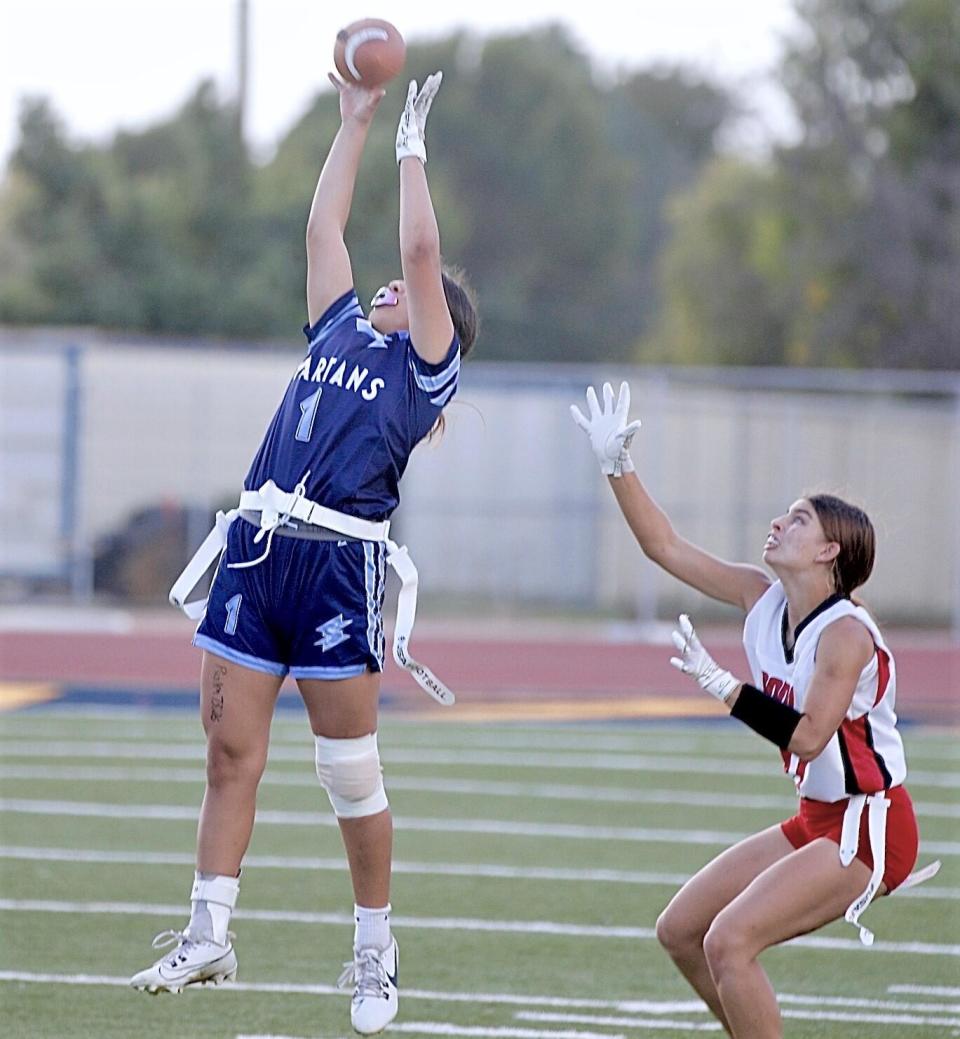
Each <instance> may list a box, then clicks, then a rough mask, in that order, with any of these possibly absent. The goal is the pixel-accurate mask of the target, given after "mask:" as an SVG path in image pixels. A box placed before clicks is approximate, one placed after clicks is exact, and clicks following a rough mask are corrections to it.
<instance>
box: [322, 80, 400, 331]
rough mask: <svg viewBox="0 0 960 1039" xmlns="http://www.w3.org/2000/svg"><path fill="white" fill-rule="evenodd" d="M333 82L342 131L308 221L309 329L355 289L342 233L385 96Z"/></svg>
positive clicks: (379, 89)
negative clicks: (337, 95)
mask: <svg viewBox="0 0 960 1039" xmlns="http://www.w3.org/2000/svg"><path fill="white" fill-rule="evenodd" d="M330 82H331V83H333V85H334V86H335V87H336V89H337V92H338V93H339V95H340V129H339V130H338V131H337V136H336V137H335V138H334V139H333V144H332V145H331V146H330V151H329V152H328V153H327V159H326V162H324V164H323V169H322V170H321V172H320V179H319V180H318V181H317V188H316V191H315V192H314V194H313V204H312V205H311V207H310V217H309V219H308V221H307V318H308V320H309V322H310V324H311V325H312V324H313V323H314V322H315V321H316V320H317V319H318V318H319V317H320V316H321V315H322V314H323V312H324V311H325V310H326V309H327V307H329V306H330V304H331V303H333V301H334V300H336V299H337V298H338V297H340V296H342V295H343V294H344V293H345V292H348V291H349V290H350V289H351V288H352V287H353V271H352V269H351V267H350V256H349V254H348V253H347V247H346V244H345V242H344V239H343V234H344V230H345V228H346V226H347V218H348V217H349V216H350V205H351V203H352V201H353V189H354V185H355V184H356V181H357V171H358V170H359V168H360V157H361V156H362V154H363V146H364V145H365V144H366V141H367V133H368V132H369V130H370V124H371V122H372V121H373V116H374V113H375V112H376V110H377V106H378V105H379V104H380V101H381V99H382V98H383V96H384V93H385V91H384V90H383V88H382V87H374V88H372V89H367V88H365V87H359V86H353V85H351V84H346V83H341V82H340V80H338V79H337V78H336V77H335V76H333V75H331V76H330Z"/></svg>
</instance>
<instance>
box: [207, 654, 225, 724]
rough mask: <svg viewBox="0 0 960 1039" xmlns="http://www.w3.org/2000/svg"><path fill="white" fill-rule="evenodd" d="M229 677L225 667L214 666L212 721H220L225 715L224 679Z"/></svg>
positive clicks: (211, 704)
mask: <svg viewBox="0 0 960 1039" xmlns="http://www.w3.org/2000/svg"><path fill="white" fill-rule="evenodd" d="M226 677H227V669H226V668H225V667H217V668H214V671H213V696H212V697H211V698H210V721H212V722H218V721H220V719H221V718H222V717H223V680H224V678H226Z"/></svg>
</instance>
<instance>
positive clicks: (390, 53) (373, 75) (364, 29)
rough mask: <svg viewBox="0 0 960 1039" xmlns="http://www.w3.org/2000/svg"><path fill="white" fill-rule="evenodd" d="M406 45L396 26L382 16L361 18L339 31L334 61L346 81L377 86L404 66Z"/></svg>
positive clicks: (391, 77) (366, 85)
mask: <svg viewBox="0 0 960 1039" xmlns="http://www.w3.org/2000/svg"><path fill="white" fill-rule="evenodd" d="M406 56H407V45H406V44H405V43H404V42H403V37H402V36H401V35H400V33H399V32H398V31H397V28H396V26H394V25H391V24H390V22H386V21H384V20H383V19H382V18H361V19H360V21H357V22H352V23H351V24H350V25H348V26H347V27H346V28H345V29H341V30H340V31H339V32H338V33H337V42H336V44H335V45H334V48H333V63H334V65H335V66H336V69H337V72H339V73H340V75H341V77H342V78H343V79H344V80H345V81H346V82H347V83H359V84H361V85H362V86H365V87H377V86H381V85H382V84H384V83H386V82H387V81H388V80H391V79H393V77H394V76H396V75H397V74H398V73H399V72H400V70H401V69H402V68H403V62H404V60H405V59H406Z"/></svg>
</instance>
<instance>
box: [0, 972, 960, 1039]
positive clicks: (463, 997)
mask: <svg viewBox="0 0 960 1039" xmlns="http://www.w3.org/2000/svg"><path fill="white" fill-rule="evenodd" d="M2 981H8V982H17V983H20V984H46V985H80V986H107V987H117V988H119V987H122V988H126V987H127V986H128V985H129V981H128V979H127V978H125V977H112V976H106V975H91V974H41V973H35V972H29V971H0V982H2ZM213 991H214V992H216V993H223V994H227V995H228V996H229V993H230V992H231V991H233V992H258V993H279V994H286V995H314V996H317V995H319V996H336V997H339V998H343V997H344V996H345V995H346V993H345V992H344V991H343V990H342V989H337V988H336V987H335V986H333V985H316V984H313V985H297V984H283V983H263V984H257V983H250V982H233V983H232V984H230V985H225V986H223V987H222V988H218V989H214V990H213ZM403 996H404V999H405V1000H411V1001H416V1000H423V1001H428V1002H444V1003H466V1004H468V1005H472V1004H477V1003H481V1004H487V1005H491V1004H492V1005H505V1006H516V1007H527V1008H529V1007H537V1006H540V1007H548V1008H556V1009H564V1010H567V1011H569V1010H572V1009H585V1010H599V1011H608V1012H612V1013H620V1014H632V1015H637V1014H640V1013H647V1014H650V1015H652V1016H650V1017H646V1018H641V1017H636V1016H633V1017H629V1018H620V1019H614V1018H612V1017H602V1016H600V1015H596V1016H593V1015H585V1014H579V1015H578V1014H570V1013H569V1012H568V1013H564V1014H556V1013H549V1012H547V1013H543V1012H537V1011H532V1010H520V1011H518V1012H517V1013H516V1015H515V1017H516V1018H517V1019H518V1020H529V1021H531V1022H534V1021H542V1022H544V1023H546V1022H548V1021H556V1022H558V1023H561V1022H569V1023H580V1022H582V1023H584V1024H590V1023H597V1024H603V1025H608V1026H609V1025H614V1026H615V1025H616V1023H617V1021H618V1020H619V1021H622V1022H623V1024H624V1025H627V1026H628V1027H630V1028H653V1027H659V1028H663V1029H665V1030H674V1029H687V1030H688V1031H718V1030H719V1027H720V1026H719V1025H718V1024H715V1023H714V1022H712V1021H705V1022H694V1021H674V1020H671V1019H669V1018H665V1017H663V1016H662V1015H664V1014H676V1013H690V1014H706V1013H707V1009H706V1007H705V1006H704V1005H703V1004H702V1003H700V1002H699V1001H698V1000H686V1001H682V1002H678V1001H653V1000H619V1001H618V1000H599V999H576V998H564V997H551V996H542V995H521V994H515V993H483V992H449V991H445V992H431V991H427V990H423V989H406V988H405V989H404V992H403ZM783 1002H787V1003H791V1004H793V1005H796V1004H798V1003H800V1004H804V1005H809V1006H811V1007H823V1008H829V1007H831V1006H836V1005H847V1004H846V1001H845V1000H844V999H843V997H831V996H826V997H819V996H787V997H786V999H785V1000H783ZM862 1002H863V1004H864V1008H865V1009H869V1008H870V1007H877V1008H881V1007H882V1008H889V1009H891V1010H898V1011H900V1013H891V1014H854V1013H844V1012H837V1011H832V1010H829V1009H822V1010H817V1009H810V1010H789V1009H788V1010H784V1011H783V1015H784V1016H785V1017H790V1018H794V1019H799V1020H822V1021H843V1022H847V1023H869V1024H920V1023H929V1024H933V1025H941V1026H947V1027H949V1026H952V1025H955V1024H956V1022H954V1021H953V1020H952V1019H950V1018H945V1017H936V1018H930V1019H928V1020H927V1021H926V1022H924V1019H918V1018H916V1017H915V1016H913V1015H909V1014H908V1013H907V1011H908V1010H909V1009H911V1004H898V1003H891V1002H889V1001H871V1000H863V1001H862ZM425 1028H426V1030H427V1033H428V1034H439V1035H463V1036H468V1035H483V1036H491V1037H493V1036H507V1035H517V1033H519V1032H522V1033H523V1035H530V1034H531V1032H532V1030H530V1029H516V1030H514V1031H512V1032H511V1030H510V1029H509V1028H504V1027H503V1026H501V1027H496V1026H491V1027H490V1028H486V1029H481V1030H480V1031H475V1030H473V1028H474V1026H461V1025H454V1024H450V1023H447V1022H414V1021H404V1022H399V1023H398V1024H395V1025H393V1026H392V1027H391V1029H390V1031H400V1032H418V1031H419V1032H423V1031H424V1029H425ZM432 1029H441V1031H437V1032H434V1031H432ZM446 1029H454V1031H446ZM268 1034H269V1035H271V1036H272V1037H273V1039H286V1037H279V1036H275V1035H274V1034H273V1033H242V1036H243V1037H246V1039H254V1037H256V1039H266V1037H267V1035H268ZM536 1034H537V1035H538V1036H546V1037H549V1039H561V1037H564V1036H566V1037H568V1039H569V1037H571V1036H573V1035H577V1036H579V1037H580V1039H583V1037H585V1036H589V1035H595V1036H597V1039H613V1036H612V1035H611V1033H610V1032H603V1033H590V1032H572V1031H552V1030H551V1031H538V1032H537V1033H536ZM238 1039H241V1037H240V1036H238ZM291 1039H292V1037H291ZM518 1039H519V1036H518Z"/></svg>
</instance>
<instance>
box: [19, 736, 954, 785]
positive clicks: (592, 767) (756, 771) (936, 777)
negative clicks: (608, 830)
mask: <svg viewBox="0 0 960 1039" xmlns="http://www.w3.org/2000/svg"><path fill="white" fill-rule="evenodd" d="M380 756H381V758H382V759H383V761H384V762H385V763H387V764H389V763H397V764H409V765H454V766H464V765H472V766H478V767H483V768H499V769H502V768H505V767H506V768H519V769H524V768H536V769H548V768H549V769H557V770H559V771H569V770H572V769H586V770H589V771H591V772H673V773H677V774H681V775H682V774H683V773H687V774H704V773H706V774H708V775H710V776H714V777H720V776H724V775H731V776H764V777H771V776H776V775H777V774H778V769H777V762H776V761H774V760H772V759H771V760H770V762H769V763H766V762H756V763H752V762H746V761H739V762H732V761H730V760H729V759H727V758H700V757H671V756H670V755H650V754H619V755H614V754H576V753H572V752H571V753H569V754H548V753H540V752H538V751H531V750H522V749H520V750H517V751H493V750H481V751H475V750H469V749H464V750H449V751H448V750H443V749H437V748H423V749H410V750H403V749H394V748H391V747H388V746H385V747H382V748H381V753H380ZM13 757H18V758H23V757H30V758H58V757H66V758H137V759H138V760H144V759H146V760H161V761H173V760H179V761H197V760H203V757H204V747H203V745H202V744H196V745H192V746H191V745H189V744H180V743H162V744H151V745H149V746H147V747H139V746H135V745H131V744H129V743H125V742H123V741H117V742H115V743H110V742H109V741H103V740H97V741H94V742H87V741H84V740H52V741H41V742H36V743H27V742H24V741H22V740H11V741H8V742H4V743H0V758H13ZM270 757H271V758H272V759H273V760H274V761H303V760H304V752H303V751H302V750H300V749H299V748H296V747H282V746H281V747H274V748H273V749H272V750H271V751H270ZM910 784H912V785H914V786H934V787H944V788H947V789H950V790H954V789H956V788H957V787H958V786H960V773H958V772H940V771H937V772H917V771H911V772H910V774H909V776H908V785H910Z"/></svg>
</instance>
